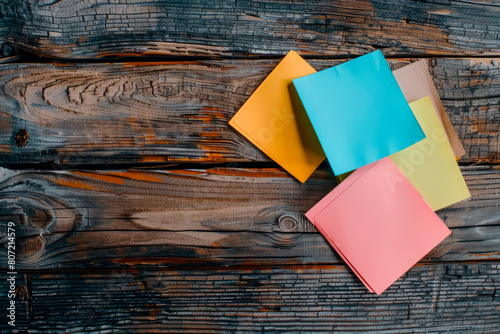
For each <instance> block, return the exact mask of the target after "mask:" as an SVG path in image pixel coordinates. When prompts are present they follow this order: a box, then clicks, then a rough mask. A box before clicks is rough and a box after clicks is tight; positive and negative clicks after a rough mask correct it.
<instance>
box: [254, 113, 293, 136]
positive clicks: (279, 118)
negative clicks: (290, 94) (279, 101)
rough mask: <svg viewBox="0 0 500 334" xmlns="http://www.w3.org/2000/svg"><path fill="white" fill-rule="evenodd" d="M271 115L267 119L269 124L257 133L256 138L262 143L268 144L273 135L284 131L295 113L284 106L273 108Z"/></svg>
mask: <svg viewBox="0 0 500 334" xmlns="http://www.w3.org/2000/svg"><path fill="white" fill-rule="evenodd" d="M272 114H273V116H272V117H271V118H270V119H269V126H267V127H263V128H261V129H260V130H259V133H258V134H257V140H258V141H259V142H260V143H261V144H262V145H267V144H270V143H272V142H273V141H274V138H275V136H276V135H277V134H278V133H280V132H282V131H284V130H285V129H286V127H287V126H288V125H289V124H290V123H291V122H293V121H294V120H295V113H294V112H293V111H292V112H289V111H288V110H287V108H286V107H285V106H282V107H281V108H273V110H272Z"/></svg>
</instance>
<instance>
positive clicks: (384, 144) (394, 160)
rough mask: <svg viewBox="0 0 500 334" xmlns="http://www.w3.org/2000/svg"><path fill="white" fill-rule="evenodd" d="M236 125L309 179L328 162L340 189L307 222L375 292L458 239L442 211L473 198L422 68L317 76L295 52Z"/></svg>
mask: <svg viewBox="0 0 500 334" xmlns="http://www.w3.org/2000/svg"><path fill="white" fill-rule="evenodd" d="M230 124H231V125H232V126H233V127H234V128H235V129H236V130H238V131H239V132H240V133H242V134H243V135H244V136H245V137H246V138H248V139H249V140H250V141H251V142H252V143H254V144H255V145H256V146H257V147H259V148H260V149H261V150H262V151H263V152H265V153H266V154H267V155H268V156H269V157H271V158H272V159H274V160H275V161H276V162H277V163H279V164H280V165H281V166H282V167H283V168H285V169H286V170H287V171H288V172H289V173H290V174H291V175H293V176H294V177H295V178H297V179H298V180H299V181H301V182H304V181H305V180H306V179H307V178H308V177H309V176H310V175H311V174H312V172H313V171H314V170H315V169H316V168H317V167H318V165H319V164H320V163H321V162H322V161H323V160H324V158H325V156H326V158H327V159H328V161H329V163H330V165H331V167H332V169H333V171H334V173H335V174H336V175H338V176H340V177H339V180H342V182H341V183H340V184H339V185H338V186H337V187H336V188H334V189H333V190H332V191H331V192H330V193H329V194H328V195H327V196H326V197H324V198H323V199H322V200H321V201H319V202H318V203H317V204H316V205H315V206H314V207H313V208H311V209H310V210H309V211H308V212H307V213H306V217H307V218H308V219H309V220H310V221H311V222H312V223H313V224H314V226H316V228H317V229H318V230H319V231H320V232H321V233H322V234H323V236H324V237H325V238H326V239H327V240H328V242H329V243H330V244H331V245H332V247H333V248H334V249H335V250H336V251H337V252H338V254H339V255H340V256H341V257H342V258H343V259H344V260H345V262H346V263H347V264H348V265H349V267H350V268H351V269H352V270H353V272H354V273H355V274H356V275H357V276H358V277H359V279H360V280H361V281H362V282H363V283H364V284H365V285H366V287H367V288H368V289H369V290H370V291H372V292H375V293H377V294H381V293H382V292H383V291H384V290H386V289H387V288H388V287H389V286H390V285H391V284H392V283H394V282H395V281H396V280H397V279H398V278H399V277H400V276H401V275H403V274H404V273H405V272H406V271H408V270H409V269H410V268H411V267H412V266H413V265H414V264H415V263H416V262H418V261H419V260H420V259H421V258H422V257H424V256H425V255H426V254H427V253H428V252H429V251H431V250H432V249H433V248H434V247H435V246H436V245H438V244H439V243H440V242H441V241H442V240H443V239H444V238H446V236H448V235H449V234H450V233H451V232H450V230H449V229H448V228H447V227H446V225H445V224H444V223H443V222H442V221H441V220H440V218H439V217H438V216H437V215H436V214H435V212H434V211H436V210H439V209H441V208H444V207H446V206H449V205H452V204H454V203H457V202H459V201H461V200H464V199H466V198H468V197H470V194H469V191H468V189H467V185H466V184H465V181H464V179H463V177H462V174H461V172H460V169H459V167H458V164H457V160H456V159H457V158H459V157H460V156H461V155H463V154H464V153H465V151H464V149H463V147H462V145H461V144H460V141H459V139H458V136H457V134H456V133H455V131H454V130H453V127H452V125H451V122H450V120H449V118H448V116H447V115H446V113H445V111H444V108H443V105H442V104H441V101H440V99H439V96H438V93H437V90H436V88H435V87H434V84H433V83H432V78H431V76H430V74H429V72H428V71H427V65H426V63H425V62H424V61H418V62H415V63H413V64H410V65H408V66H405V67H403V68H400V69H398V70H396V71H394V72H391V70H390V68H389V66H388V64H387V62H386V60H385V58H384V56H383V55H382V53H381V52H380V51H375V52H372V53H369V54H367V55H364V56H361V57H358V58H356V59H353V60H350V61H347V62H345V63H343V64H340V65H337V66H334V67H331V68H329V69H326V70H323V71H319V72H316V71H315V70H314V69H313V68H312V67H311V66H310V65H308V64H307V62H306V61H305V60H304V59H302V58H301V57H300V56H299V55H298V54H297V53H295V52H293V51H290V53H289V54H288V55H287V56H286V57H285V58H284V59H283V60H282V61H281V62H280V63H279V65H278V66H277V67H276V68H275V69H274V70H273V71H272V72H271V74H270V75H269V76H268V77H267V78H266V79H265V80H264V82H263V83H262V84H261V85H260V86H259V87H258V88H257V90H256V91H255V92H254V94H252V96H251V97H250V98H249V99H248V101H247V102H246V103H245V104H244V105H243V106H242V107H241V109H240V110H239V111H238V112H237V113H236V115H235V116H234V118H233V119H232V120H231V121H230Z"/></svg>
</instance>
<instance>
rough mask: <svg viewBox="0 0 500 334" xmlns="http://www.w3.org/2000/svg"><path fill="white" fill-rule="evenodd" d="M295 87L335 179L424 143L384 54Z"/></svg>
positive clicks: (313, 76)
mask: <svg viewBox="0 0 500 334" xmlns="http://www.w3.org/2000/svg"><path fill="white" fill-rule="evenodd" d="M293 84H294V85H295V88H296V89H297V92H298V94H299V96H300V99H301V101H302V104H303V105H304V107H305V109H306V112H307V115H308V116H309V119H310V121H311V123H312V125H313V128H314V130H315V132H316V134H317V136H318V139H319V141H320V143H321V146H322V147H323V150H324V152H325V154H326V156H327V158H328V161H329V162H330V165H331V166H332V169H333V171H334V172H335V174H336V175H339V174H343V173H346V172H349V171H352V170H354V169H357V168H359V167H362V166H364V165H368V164H370V163H372V162H375V161H377V160H380V159H382V158H384V157H387V156H389V155H391V154H393V153H396V152H398V151H401V150H403V149H405V148H407V147H408V146H411V145H413V144H415V143H416V142H418V141H420V140H422V139H424V138H425V134H424V132H423V131H422V129H421V128H420V125H419V124H418V121H417V120H416V119H415V116H414V115H413V112H412V111H411V109H410V106H409V105H408V103H407V102H406V99H405V97H404V96H403V93H402V92H401V89H400V88H399V86H398V84H397V82H396V79H395V78H394V75H393V74H392V72H391V69H390V68H389V65H388V64H387V62H386V60H385V58H384V56H383V55H382V52H380V50H377V51H375V52H372V53H369V54H366V55H364V56H361V57H358V58H356V59H353V60H350V61H347V62H345V63H343V64H340V65H337V66H334V67H331V68H329V69H326V70H323V71H320V72H317V73H313V74H310V75H307V76H304V77H301V78H298V79H294V80H293Z"/></svg>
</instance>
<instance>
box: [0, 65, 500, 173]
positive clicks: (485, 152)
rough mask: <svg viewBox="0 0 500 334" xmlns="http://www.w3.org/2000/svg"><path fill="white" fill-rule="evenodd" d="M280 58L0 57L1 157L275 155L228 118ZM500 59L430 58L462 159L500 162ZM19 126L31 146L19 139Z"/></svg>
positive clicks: (111, 159)
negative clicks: (104, 60)
mask: <svg viewBox="0 0 500 334" xmlns="http://www.w3.org/2000/svg"><path fill="white" fill-rule="evenodd" d="M409 61H410V60H409V59H402V60H400V61H391V64H392V66H393V67H399V66H403V65H404V64H407V63H408V62H409ZM277 62H278V61H277V60H261V61H238V60H232V61H203V62H180V63H179V62H174V63H146V64H144V63H129V64H116V65H107V64H80V65H71V64H66V65H64V64H5V65H0V87H2V89H1V90H0V154H1V156H0V162H1V161H3V162H5V163H10V164H18V163H37V162H46V161H56V162H60V163H63V164H67V163H71V164H92V163H93V164H95V163H138V162H144V161H146V162H148V161H149V162H151V161H155V162H162V161H168V162H186V161H188V162H217V163H224V162H235V161H236V162H242V161H269V159H268V158H267V157H266V156H265V155H264V154H262V152H260V151H259V150H258V149H257V148H256V147H254V146H253V145H252V144H251V143H250V142H249V141H247V140H246V139H245V138H244V137H243V136H241V135H239V134H238V133H236V132H235V131H234V130H233V129H232V128H230V127H229V126H228V124H227V122H228V121H229V119H231V117H232V116H233V115H234V113H235V112H236V111H237V110H238V109H239V108H240V107H241V105H243V103H244V102H245V100H246V99H247V98H248V97H249V95H250V94H251V93H252V92H253V91H254V90H255V89H256V87H257V86H258V85H259V84H260V83H261V82H262V80H263V79H264V78H265V77H266V76H267V75H268V74H269V72H270V71H271V70H272V69H273V67H274V66H275V65H276V64H277ZM499 62H500V58H496V59H480V58H471V59H436V60H430V62H429V66H430V71H431V72H432V75H433V77H434V80H435V83H436V85H437V87H438V91H439V93H440V95H441V97H442V99H443V103H444V106H445V108H446V111H447V112H448V114H449V115H450V118H451V121H452V123H453V125H454V127H455V129H456V130H457V133H458V134H459V137H460V139H461V140H462V141H463V143H464V147H465V149H466V151H467V154H466V155H465V156H464V157H463V158H462V161H463V162H466V163H467V162H491V163H498V162H500V140H499V132H500V109H499V108H500V102H499V97H498V92H499V90H500V67H499V65H498V64H499ZM338 63H339V61H324V60H323V61H322V60H313V61H311V64H312V65H313V66H314V67H315V68H316V69H318V70H320V69H324V68H327V67H329V66H332V65H335V64H338ZM22 129H27V131H28V133H29V142H28V143H27V145H26V146H22V143H16V141H15V137H16V134H17V133H18V132H19V131H20V130H22ZM18 145H21V146H22V147H20V146H18Z"/></svg>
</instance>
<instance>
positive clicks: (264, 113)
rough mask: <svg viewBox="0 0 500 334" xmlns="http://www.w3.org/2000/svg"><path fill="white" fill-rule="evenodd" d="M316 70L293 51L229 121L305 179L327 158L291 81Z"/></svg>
mask: <svg viewBox="0 0 500 334" xmlns="http://www.w3.org/2000/svg"><path fill="white" fill-rule="evenodd" d="M314 72H316V71H315V70H314V69H313V68H312V67H311V66H310V65H309V64H308V63H307V62H306V61H305V60H304V59H303V58H302V57H300V56H299V55H298V54H297V53H296V52H294V51H290V52H289V53H288V54H287V55H286V56H285V58H283V60H282V61H281V62H280V63H279V64H278V66H276V68H275V69H274V70H273V71H272V72H271V74H269V76H268V77H267V78H266V79H265V80H264V81H263V82H262V84H261V85H260V86H259V87H258V88H257V90H256V91H255V92H254V93H253V94H252V96H250V98H249V99H248V100H247V101H246V102H245V104H243V106H242V107H241V109H240V110H239V111H238V112H237V113H236V114H235V115H234V117H233V118H232V119H231V120H230V121H229V124H230V125H231V126H232V127H234V128H235V129H236V130H237V131H238V132H240V133H241V134H243V135H244V136H245V137H246V138H247V139H248V140H250V141H251V142H252V143H253V144H254V145H255V146H257V147H258V148H259V149H260V150H262V151H263V152H264V153H266V154H267V155H268V156H269V157H270V158H271V159H273V160H274V161H276V162H277V163H278V164H280V165H281V166H282V167H283V168H284V169H286V170H287V171H288V172H289V173H290V174H292V175H293V176H294V177H296V178H297V179H298V180H299V181H300V182H304V181H305V180H307V178H308V177H309V176H310V175H311V174H312V173H313V172H314V170H315V169H316V168H317V167H318V165H319V164H320V163H321V162H322V161H323V160H324V159H325V153H324V152H323V149H322V148H321V145H320V143H319V141H318V137H317V136H316V133H315V132H314V129H313V127H312V125H311V122H310V121H309V118H308V116H307V114H306V112H305V110H304V107H303V106H302V103H301V102H300V99H299V96H298V94H297V92H296V91H295V88H294V86H293V84H292V79H296V78H299V77H302V76H305V75H308V74H311V73H314Z"/></svg>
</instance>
